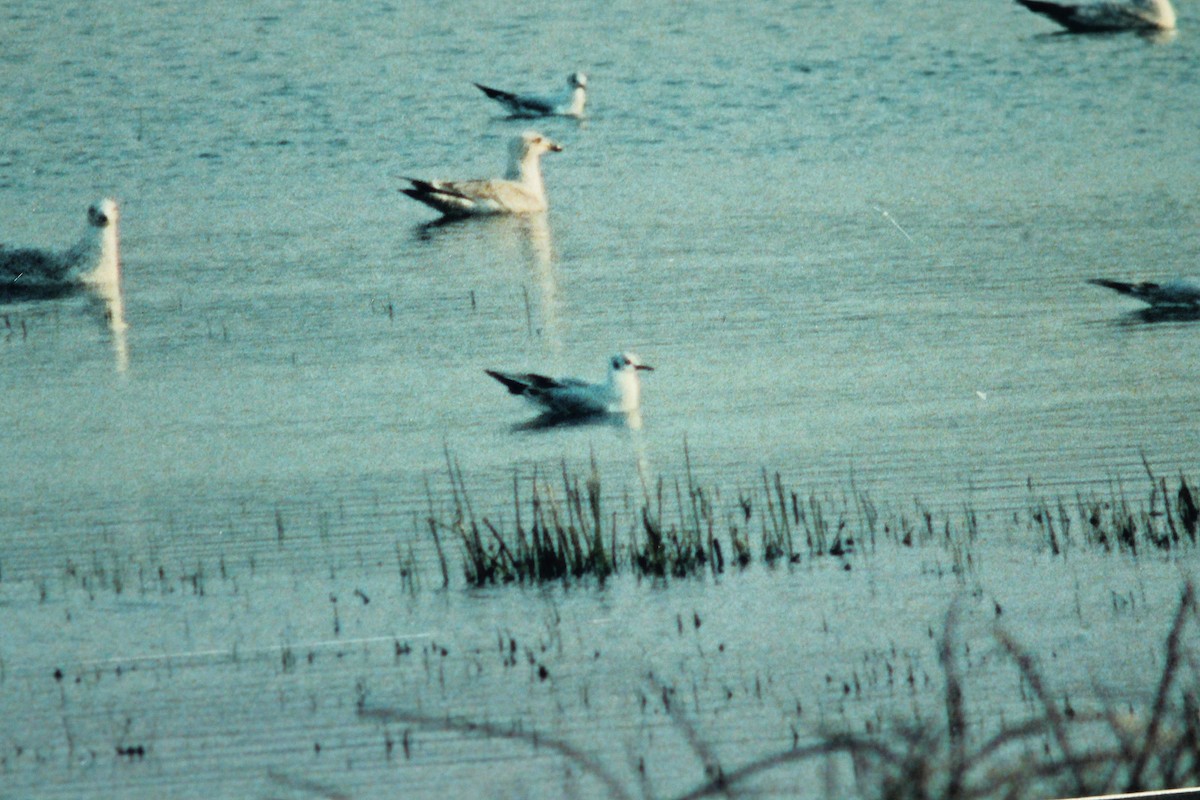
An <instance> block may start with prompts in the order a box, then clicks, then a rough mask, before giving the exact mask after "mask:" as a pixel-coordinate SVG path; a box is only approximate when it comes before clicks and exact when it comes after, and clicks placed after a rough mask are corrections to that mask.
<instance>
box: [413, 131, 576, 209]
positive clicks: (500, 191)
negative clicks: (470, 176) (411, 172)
mask: <svg viewBox="0 0 1200 800" xmlns="http://www.w3.org/2000/svg"><path fill="white" fill-rule="evenodd" d="M561 150H562V146H561V145H560V144H558V143H557V142H555V141H553V140H551V139H549V138H547V137H545V136H543V135H542V134H540V133H538V132H536V131H526V132H525V133H523V134H521V135H520V136H518V137H517V138H516V139H514V140H513V142H512V144H511V146H510V148H509V165H508V172H507V173H506V174H505V176H504V177H503V178H494V179H491V180H468V181H443V180H422V179H419V178H405V180H407V181H408V182H409V183H410V184H412V185H411V186H410V187H408V188H407V189H401V190H400V191H401V192H403V193H404V194H406V195H408V196H409V197H411V198H412V199H414V200H417V201H419V202H422V203H424V204H425V205H427V206H429V207H430V208H433V209H435V210H437V211H440V212H441V213H442V215H443V216H446V217H472V216H482V215H489V214H532V213H536V212H539V211H545V210H546V208H547V201H546V184H545V181H543V179H542V154H543V153H557V152H559V151H561Z"/></svg>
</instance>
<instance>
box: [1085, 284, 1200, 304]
mask: <svg viewBox="0 0 1200 800" xmlns="http://www.w3.org/2000/svg"><path fill="white" fill-rule="evenodd" d="M1088 283H1092V284H1095V285H1096V286H1103V287H1105V288H1108V289H1112V290H1114V291H1117V292H1120V293H1121V294H1126V295H1129V296H1130V297H1136V298H1137V299H1138V300H1141V301H1142V302H1144V303H1147V304H1149V305H1150V306H1151V307H1153V308H1163V309H1166V308H1175V309H1200V280H1197V279H1196V278H1174V279H1172V280H1169V281H1165V282H1163V283H1152V282H1150V281H1143V282H1141V283H1129V282H1126V281H1113V280H1109V279H1107V278H1093V279H1091V280H1089V281H1088Z"/></svg>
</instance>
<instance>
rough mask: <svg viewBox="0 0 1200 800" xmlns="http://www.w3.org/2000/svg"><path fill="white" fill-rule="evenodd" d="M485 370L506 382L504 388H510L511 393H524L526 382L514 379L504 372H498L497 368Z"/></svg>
mask: <svg viewBox="0 0 1200 800" xmlns="http://www.w3.org/2000/svg"><path fill="white" fill-rule="evenodd" d="M484 372H486V373H487V374H488V375H491V376H492V377H493V378H495V379H496V380H498V381H500V382H501V383H502V384H504V388H506V389H508V391H509V392H510V393H511V394H522V393H523V392H524V391H525V384H523V383H521V382H520V381H517V380H513V379H512V378H510V377H508V376H507V375H505V374H504V373H503V372H496V371H495V370H491V369H485V370H484Z"/></svg>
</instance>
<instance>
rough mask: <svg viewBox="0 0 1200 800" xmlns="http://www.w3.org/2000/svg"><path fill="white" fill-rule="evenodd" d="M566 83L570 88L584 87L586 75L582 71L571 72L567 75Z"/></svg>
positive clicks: (585, 86)
mask: <svg viewBox="0 0 1200 800" xmlns="http://www.w3.org/2000/svg"><path fill="white" fill-rule="evenodd" d="M567 85H568V86H570V87H571V88H572V89H586V88H587V75H584V74H583V73H582V72H572V73H571V74H570V75H569V76H567Z"/></svg>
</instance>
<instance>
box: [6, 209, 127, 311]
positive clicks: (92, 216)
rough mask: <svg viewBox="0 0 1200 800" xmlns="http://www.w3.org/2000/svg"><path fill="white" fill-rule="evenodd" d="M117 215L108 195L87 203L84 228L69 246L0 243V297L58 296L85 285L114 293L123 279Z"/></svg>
mask: <svg viewBox="0 0 1200 800" xmlns="http://www.w3.org/2000/svg"><path fill="white" fill-rule="evenodd" d="M119 216H120V215H119V213H118V211H117V204H116V201H114V200H112V199H109V198H106V199H104V200H101V201H100V202H99V203H96V204H95V205H93V206H91V207H90V208H89V209H88V210H87V221H88V230H87V232H86V233H85V235H84V236H83V237H82V238H81V239H80V240H79V242H78V243H77V244H75V245H74V246H73V247H70V248H68V249H67V250H61V251H53V250H35V249H26V248H9V247H4V246H3V245H0V299H38V298H48V297H58V296H60V295H64V294H68V293H70V292H73V291H76V290H78V289H80V288H83V287H90V288H94V289H96V290H97V291H98V292H100V293H101V294H105V295H108V294H111V293H113V292H115V291H116V290H117V287H118V286H119V283H120V279H121V262H120V254H119V252H118V250H119V247H118V237H117V221H118V218H119Z"/></svg>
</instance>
